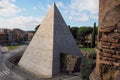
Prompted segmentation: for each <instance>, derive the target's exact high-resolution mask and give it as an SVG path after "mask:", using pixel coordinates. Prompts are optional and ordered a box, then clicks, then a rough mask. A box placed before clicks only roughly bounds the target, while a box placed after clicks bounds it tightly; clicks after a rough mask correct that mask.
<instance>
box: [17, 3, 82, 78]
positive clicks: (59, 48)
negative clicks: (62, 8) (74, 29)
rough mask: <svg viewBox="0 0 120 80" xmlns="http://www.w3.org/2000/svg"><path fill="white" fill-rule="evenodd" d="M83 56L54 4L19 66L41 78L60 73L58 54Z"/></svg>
mask: <svg viewBox="0 0 120 80" xmlns="http://www.w3.org/2000/svg"><path fill="white" fill-rule="evenodd" d="M61 53H66V54H72V55H76V56H80V57H81V59H82V60H83V56H82V54H81V52H80V49H79V48H78V46H77V45H76V41H75V40H74V38H73V36H72V34H71V32H70V30H69V27H68V26H67V25H66V23H65V21H64V19H63V18H62V15H61V14H60V12H59V10H58V9H57V7H56V5H55V3H54V4H53V5H52V7H51V8H50V10H49V12H48V14H47V15H46V17H45V18H44V20H43V21H42V23H41V25H40V27H39V28H38V30H37V32H36V33H35V35H34V37H33V39H32V40H31V42H30V44H29V45H28V47H27V49H26V51H25V52H24V54H23V56H22V58H21V60H20V61H19V66H21V67H23V68H24V69H26V70H27V71H29V72H31V73H33V74H35V75H36V76H39V77H41V78H51V77H52V76H53V75H56V74H59V73H60V54H61Z"/></svg>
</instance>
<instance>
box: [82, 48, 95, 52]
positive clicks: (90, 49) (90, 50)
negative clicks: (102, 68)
mask: <svg viewBox="0 0 120 80" xmlns="http://www.w3.org/2000/svg"><path fill="white" fill-rule="evenodd" d="M80 49H81V50H82V51H87V52H93V53H95V52H96V50H95V48H80Z"/></svg>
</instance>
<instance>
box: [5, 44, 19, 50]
mask: <svg viewBox="0 0 120 80" xmlns="http://www.w3.org/2000/svg"><path fill="white" fill-rule="evenodd" d="M6 47H7V48H8V50H13V49H16V48H18V47H20V45H16V46H6Z"/></svg>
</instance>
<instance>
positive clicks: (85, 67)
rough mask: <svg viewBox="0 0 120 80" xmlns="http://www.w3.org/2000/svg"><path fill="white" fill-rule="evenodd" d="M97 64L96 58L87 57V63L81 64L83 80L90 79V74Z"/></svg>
mask: <svg viewBox="0 0 120 80" xmlns="http://www.w3.org/2000/svg"><path fill="white" fill-rule="evenodd" d="M95 65H96V63H95V60H90V59H87V60H86V63H85V64H82V65H81V66H80V69H81V77H82V78H83V80H89V75H90V73H91V72H92V71H93V69H94V68H95Z"/></svg>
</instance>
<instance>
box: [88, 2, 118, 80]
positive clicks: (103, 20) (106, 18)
mask: <svg viewBox="0 0 120 80" xmlns="http://www.w3.org/2000/svg"><path fill="white" fill-rule="evenodd" d="M99 11H100V12H99V13H100V14H99V28H98V44H97V62H96V67H95V69H94V70H93V72H92V73H91V75H90V80H120V0H100V8H99Z"/></svg>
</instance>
